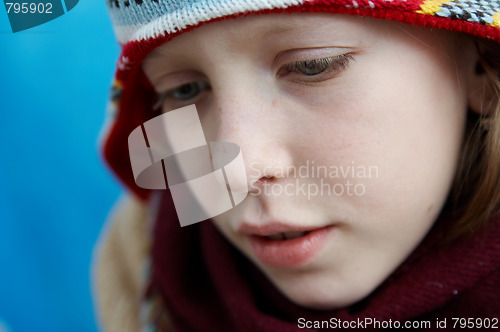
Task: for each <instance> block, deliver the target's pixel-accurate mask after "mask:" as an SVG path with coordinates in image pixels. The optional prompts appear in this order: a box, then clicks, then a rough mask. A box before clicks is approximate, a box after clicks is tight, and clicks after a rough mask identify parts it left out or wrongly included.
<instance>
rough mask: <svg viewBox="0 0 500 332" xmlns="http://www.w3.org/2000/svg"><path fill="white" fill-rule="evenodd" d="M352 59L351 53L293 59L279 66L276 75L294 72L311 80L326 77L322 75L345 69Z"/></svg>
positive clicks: (333, 73)
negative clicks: (311, 58)
mask: <svg viewBox="0 0 500 332" xmlns="http://www.w3.org/2000/svg"><path fill="white" fill-rule="evenodd" d="M353 59H354V58H353V56H352V54H350V53H346V54H342V55H337V56H333V57H328V58H321V59H313V60H305V61H295V62H292V63H289V64H287V65H285V66H284V67H283V68H281V69H280V71H279V73H278V75H279V76H284V75H287V74H292V73H294V74H299V75H302V76H306V78H310V79H312V80H316V79H320V80H321V79H326V78H324V76H331V75H335V74H337V73H339V72H340V71H342V70H344V69H347V67H348V65H349V62H350V61H351V60H353ZM329 74H330V75H329Z"/></svg>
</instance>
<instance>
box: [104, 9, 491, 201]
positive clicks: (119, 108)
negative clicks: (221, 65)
mask: <svg viewBox="0 0 500 332" xmlns="http://www.w3.org/2000/svg"><path fill="white" fill-rule="evenodd" d="M106 2H107V4H108V8H109V13H110V16H111V20H112V22H113V25H114V29H115V34H116V37H117V39H118V42H119V43H120V44H121V45H122V53H121V55H120V57H119V59H118V62H117V71H116V75H115V81H114V84H113V90H112V97H111V103H110V114H111V116H112V121H111V122H110V126H109V128H108V130H107V132H106V136H105V138H104V157H105V159H106V160H107V162H108V163H109V165H110V166H111V168H112V169H113V171H114V172H115V173H116V174H117V175H118V177H119V178H120V179H121V180H122V181H123V182H124V183H125V184H126V185H127V186H128V187H129V189H131V190H132V191H133V192H134V193H135V194H137V195H138V196H139V197H140V198H142V199H146V198H147V197H148V192H149V191H148V190H145V189H142V188H139V187H138V186H137V185H136V184H135V181H134V177H133V174H132V167H131V164H130V158H129V153H128V143H127V141H128V140H127V139H128V136H129V134H130V133H131V132H132V130H134V129H135V128H136V127H138V126H140V125H141V124H142V123H144V122H146V121H147V120H149V119H151V118H152V117H154V116H155V114H154V113H153V112H152V108H153V105H154V104H155V102H156V99H157V97H156V93H155V92H154V90H153V88H152V86H151V84H150V83H149V82H148V80H147V78H146V77H145V75H144V73H143V72H142V69H141V63H142V61H143V60H144V58H145V57H146V56H147V55H148V54H149V53H150V52H151V51H152V50H153V49H154V48H156V47H158V46H160V45H162V44H163V43H165V42H167V41H169V40H171V39H172V38H174V37H176V36H178V35H180V34H182V33H183V32H186V31H189V30H192V29H194V28H196V27H199V26H201V25H203V24H206V23H209V22H214V21H219V20H222V19H226V18H234V17H238V16H245V15H253V14H269V13H292V12H329V13H341V14H351V15H358V16H371V17H374V18H381V19H387V20H394V21H399V22H405V23H411V24H415V25H420V26H424V27H429V28H443V29H448V30H452V31H458V32H465V33H470V34H472V35H475V36H478V37H483V38H487V39H491V40H494V41H497V42H500V0H246V1H243V0H107V1H106Z"/></svg>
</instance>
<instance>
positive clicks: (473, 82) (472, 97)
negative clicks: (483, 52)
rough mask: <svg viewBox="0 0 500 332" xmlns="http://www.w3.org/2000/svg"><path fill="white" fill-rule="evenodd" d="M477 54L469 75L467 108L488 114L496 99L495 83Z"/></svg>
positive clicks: (490, 112)
mask: <svg viewBox="0 0 500 332" xmlns="http://www.w3.org/2000/svg"><path fill="white" fill-rule="evenodd" d="M490 72H491V71H489V70H487V69H486V68H485V65H484V64H483V61H481V59H480V56H479V55H478V56H477V58H476V59H475V67H474V69H473V70H472V73H470V75H469V78H468V79H469V82H468V86H469V89H468V95H467V101H468V105H469V108H470V109H471V110H472V111H473V112H475V113H477V114H480V115H486V116H487V115H490V114H492V113H493V112H494V110H495V107H496V103H495V101H496V100H497V99H498V96H497V95H496V89H495V83H494V81H493V79H492V77H491V74H490Z"/></svg>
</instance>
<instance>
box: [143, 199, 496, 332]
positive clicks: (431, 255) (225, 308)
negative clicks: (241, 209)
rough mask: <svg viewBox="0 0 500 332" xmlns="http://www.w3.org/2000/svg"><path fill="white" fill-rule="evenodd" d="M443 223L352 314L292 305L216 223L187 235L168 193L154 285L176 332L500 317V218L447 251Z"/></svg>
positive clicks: (272, 331)
mask: <svg viewBox="0 0 500 332" xmlns="http://www.w3.org/2000/svg"><path fill="white" fill-rule="evenodd" d="M442 224H443V223H442V222H441V223H436V226H435V227H434V228H433V230H432V231H431V232H430V234H429V235H428V236H427V237H426V239H425V240H424V241H423V243H422V244H421V245H420V246H419V248H418V249H417V250H416V251H415V252H414V253H413V254H412V255H411V256H410V257H409V258H408V259H407V260H406V262H405V263H404V264H402V265H401V266H400V267H399V268H398V269H397V271H395V272H394V273H393V274H392V276H391V277H390V278H388V279H387V280H386V281H385V282H384V283H383V284H382V285H381V286H379V287H378V288H377V289H376V290H375V291H374V292H373V293H372V294H371V295H370V296H368V297H367V298H365V299H364V300H362V301H360V302H358V303H356V304H354V305H352V306H350V307H349V308H346V309H340V310H331V311H317V310H311V309H306V308H303V307H299V306H297V305H295V304H293V303H292V302H290V301H289V300H287V299H286V298H285V297H284V296H283V295H282V294H281V293H280V292H279V291H278V290H277V289H276V288H275V287H274V286H273V285H272V284H271V283H270V281H268V280H267V278H266V277H265V276H264V275H263V274H262V273H261V272H260V271H259V270H258V269H257V268H256V267H255V266H254V265H253V264H252V263H251V262H250V261H249V260H247V259H246V258H245V257H244V256H243V255H242V254H241V253H239V252H238V251H237V250H236V249H234V248H233V247H232V245H231V244H230V243H228V242H227V241H226V240H225V239H224V238H223V236H222V235H221V234H220V233H219V232H218V231H217V230H216V229H215V227H214V226H213V225H212V223H211V222H210V221H204V222H201V223H198V224H195V225H191V226H187V227H183V228H181V227H180V225H179V222H178V220H177V217H176V214H175V209H174V206H173V202H172V199H171V196H170V194H169V193H168V192H165V194H162V198H161V203H160V208H159V213H158V216H157V219H156V223H155V227H154V235H153V247H152V271H153V272H152V277H151V281H152V282H151V285H152V288H154V289H155V290H156V291H157V292H158V293H159V295H160V296H161V298H162V300H163V303H164V305H165V307H166V311H167V313H168V316H169V317H170V320H171V321H172V323H173V325H174V327H175V330H176V331H269V332H280V331H304V329H300V328H299V326H298V322H299V321H298V320H299V318H304V319H305V320H308V321H315V320H316V321H325V320H330V319H332V318H337V319H340V320H341V321H351V320H357V319H361V320H363V319H364V318H372V319H376V320H379V321H389V319H392V320H393V321H395V320H397V321H401V322H402V321H408V320H420V321H422V320H429V321H431V323H432V324H433V325H432V326H433V327H435V323H436V318H439V319H440V320H443V319H444V318H447V327H448V329H449V328H451V327H452V325H453V321H452V317H457V318H467V317H473V318H486V317H490V318H493V317H498V315H500V268H499V267H500V218H496V219H494V220H491V222H490V223H489V227H488V229H487V231H482V232H480V233H478V234H476V235H475V236H474V237H473V238H472V239H470V240H467V241H462V242H460V243H459V244H456V245H454V246H449V247H444V248H443V247H442V246H439V243H440V242H442V241H441V240H442V239H443V234H444V233H445V232H444V231H443V229H444V227H441V226H440V225H442ZM337 322H338V321H337ZM499 325H500V323H499ZM368 327H370V326H368ZM365 328H366V326H365Z"/></svg>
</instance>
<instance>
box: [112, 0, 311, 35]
mask: <svg viewBox="0 0 500 332" xmlns="http://www.w3.org/2000/svg"><path fill="white" fill-rule="evenodd" d="M144 1H145V2H143V3H142V4H136V3H134V2H131V3H129V4H128V6H127V7H125V6H124V5H123V3H122V4H121V6H120V7H118V8H116V7H115V8H113V7H111V8H110V10H109V11H110V15H111V19H112V21H113V25H114V28H115V35H116V38H117V39H118V42H119V43H121V44H125V43H127V42H129V41H141V40H145V39H149V38H156V37H159V36H162V35H165V34H171V33H174V32H177V31H180V30H183V29H185V28H187V27H188V26H193V25H196V24H198V23H200V22H205V21H210V20H212V19H215V18H218V17H224V16H228V15H233V14H239V13H244V12H248V11H257V10H264V9H274V8H287V7H290V6H295V5H301V4H302V3H304V2H305V1H307V0H246V1H241V0H219V1H214V0H201V1H193V0H191V1H185V0H181V1H162V2H161V3H155V2H153V1H151V0H144Z"/></svg>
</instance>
